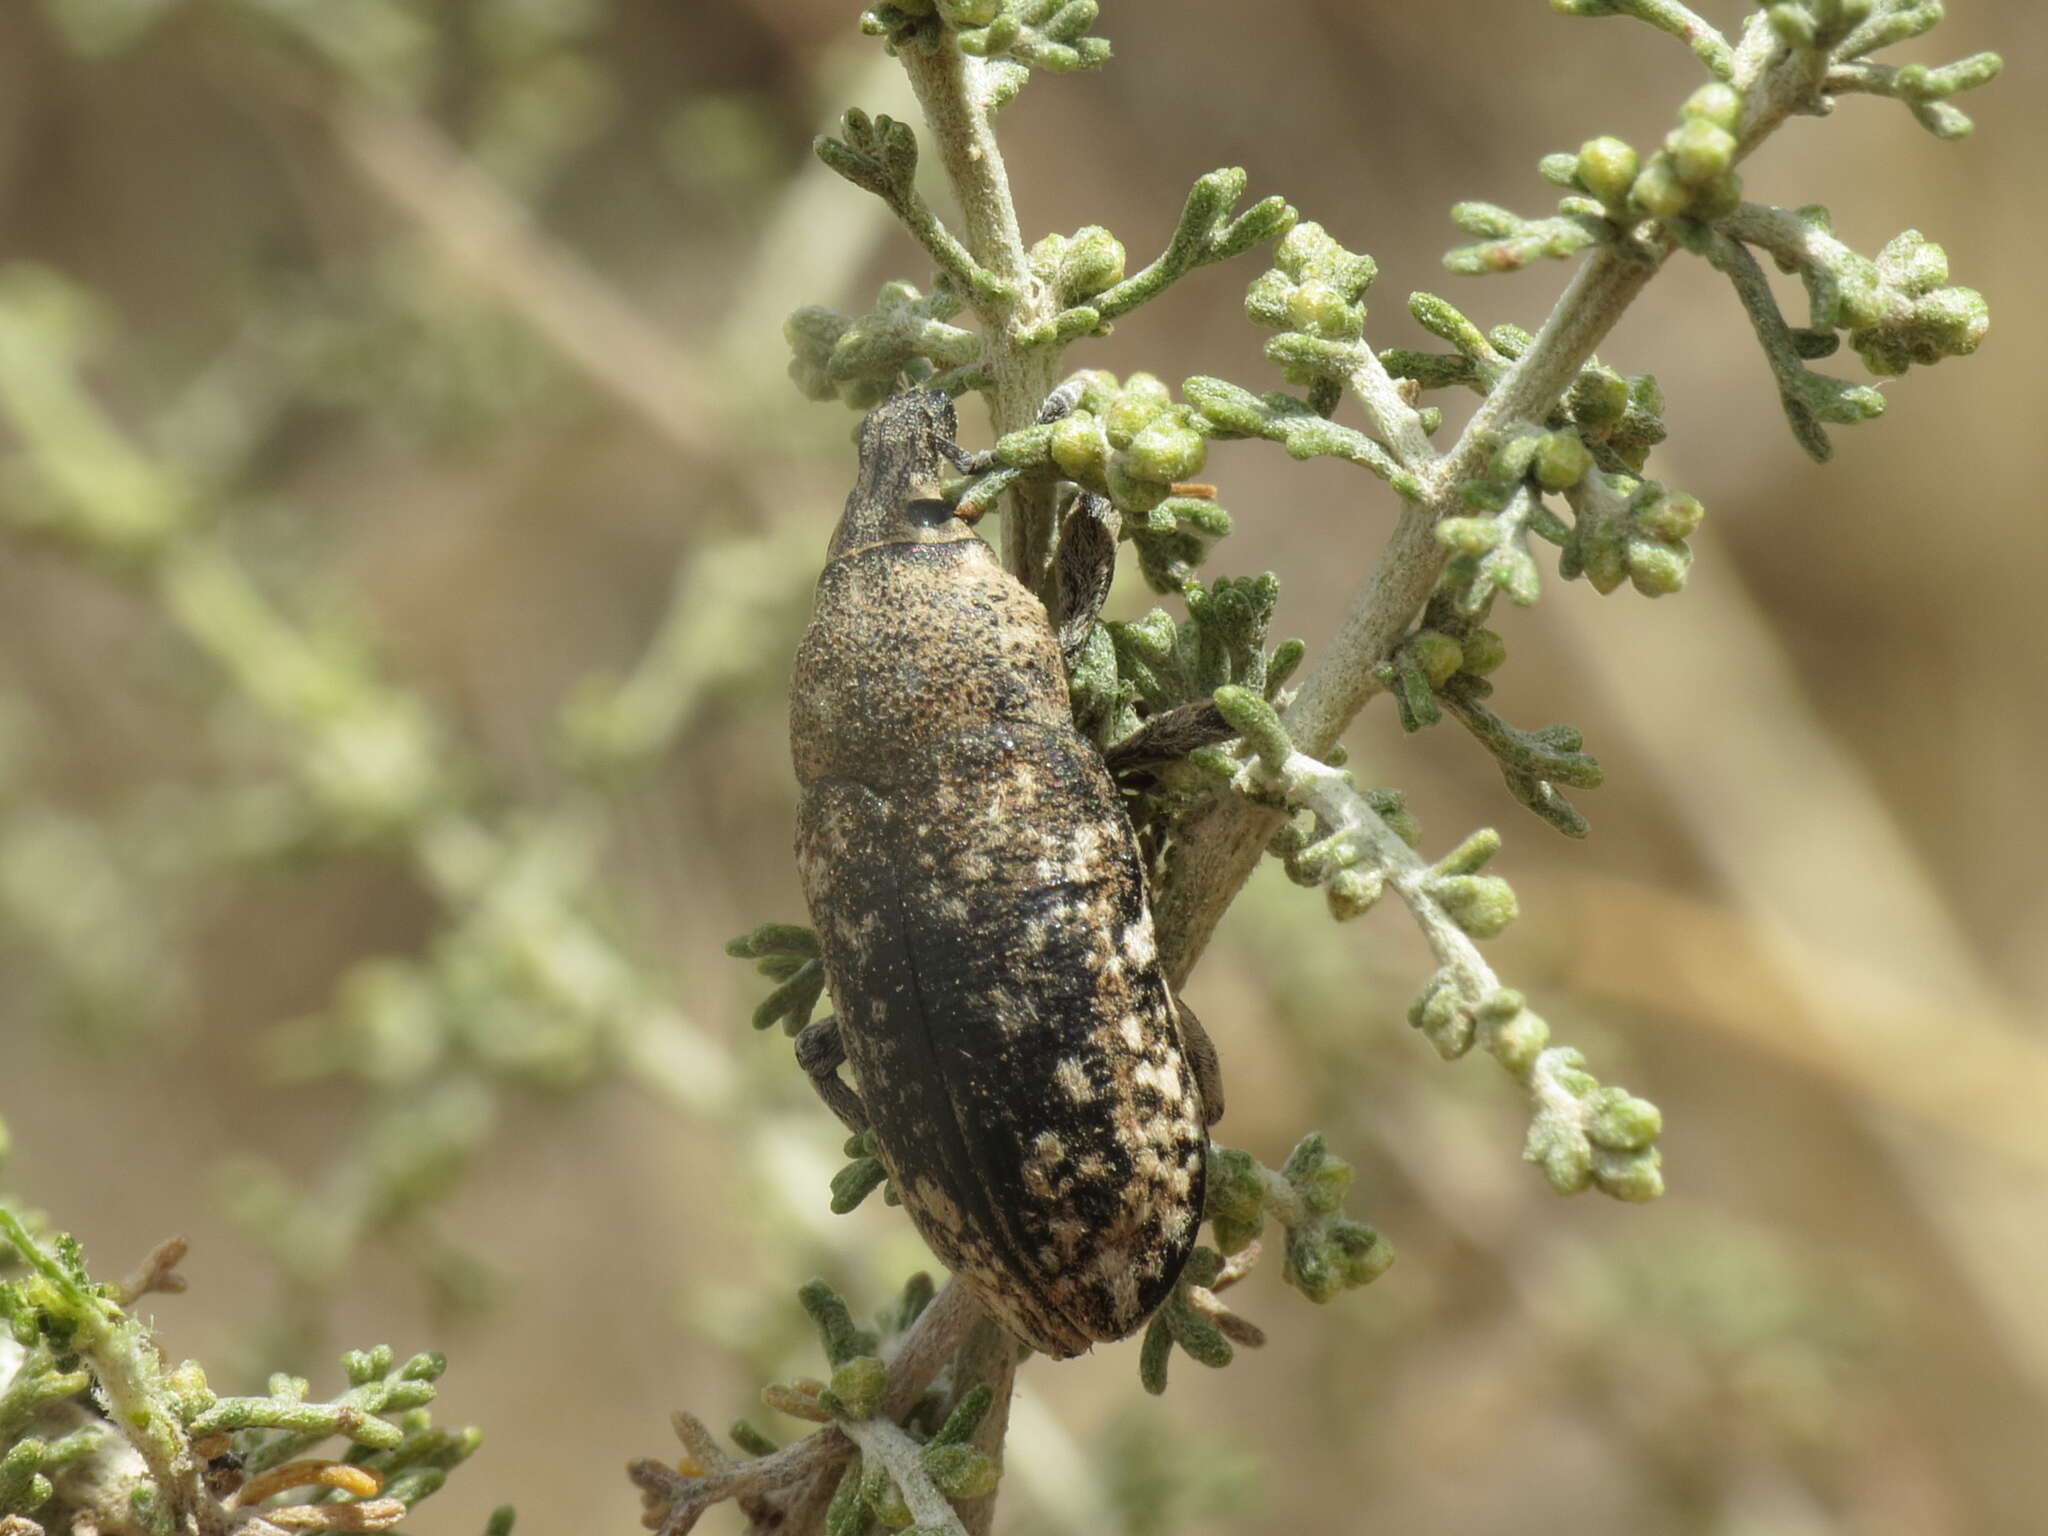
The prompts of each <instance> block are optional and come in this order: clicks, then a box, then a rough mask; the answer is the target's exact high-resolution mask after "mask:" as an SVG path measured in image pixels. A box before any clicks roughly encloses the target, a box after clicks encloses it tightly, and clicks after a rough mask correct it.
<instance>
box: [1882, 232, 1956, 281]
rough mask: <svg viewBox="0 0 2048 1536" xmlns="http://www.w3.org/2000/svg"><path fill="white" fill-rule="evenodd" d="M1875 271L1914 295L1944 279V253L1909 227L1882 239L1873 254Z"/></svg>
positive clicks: (1946, 277) (1946, 275) (1945, 256)
mask: <svg viewBox="0 0 2048 1536" xmlns="http://www.w3.org/2000/svg"><path fill="white" fill-rule="evenodd" d="M1877 270H1878V273H1879V275H1880V276H1882V277H1883V279H1884V280H1885V281H1886V282H1888V283H1890V284H1892V286H1894V287H1896V288H1902V289H1904V290H1905V291H1906V292H1907V293H1909V294H1912V295H1913V296H1914V297H1916V298H1917V297H1919V296H1920V295H1921V294H1923V293H1931V292H1932V291H1933V290H1934V289H1936V288H1939V287H1940V286H1941V285H1942V284H1943V283H1945V282H1947V281H1948V253H1947V252H1946V251H1944V250H1943V249H1942V248H1941V247H1940V246H1938V245H1936V244H1935V243H1934V242H1933V241H1932V240H1929V239H1928V238H1927V237H1926V236H1925V235H1923V234H1921V233H1920V231H1919V230H1917V229H1909V230H1906V231H1905V232H1904V233H1903V234H1899V235H1894V236H1893V237H1892V238H1891V239H1890V240H1888V241H1886V242H1885V247H1884V249H1883V250H1881V251H1879V252H1878V253H1877Z"/></svg>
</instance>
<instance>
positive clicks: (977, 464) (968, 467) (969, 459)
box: [937, 442, 998, 475]
mask: <svg viewBox="0 0 2048 1536" xmlns="http://www.w3.org/2000/svg"><path fill="white" fill-rule="evenodd" d="M937 446H938V450H939V452H940V453H942V454H944V455H945V457H946V462H947V463H949V464H951V465H952V466H953V467H954V468H955V469H957V470H959V471H960V473H961V474H963V475H985V474H987V473H988V472H989V471H990V470H992V469H994V468H996V467H997V463H998V461H997V459H996V451H995V449H993V448H984V449H982V450H981V452H979V453H969V452H968V451H967V450H966V449H965V448H962V447H961V446H960V445H959V444H958V443H948V442H940V443H939V444H938V445H937Z"/></svg>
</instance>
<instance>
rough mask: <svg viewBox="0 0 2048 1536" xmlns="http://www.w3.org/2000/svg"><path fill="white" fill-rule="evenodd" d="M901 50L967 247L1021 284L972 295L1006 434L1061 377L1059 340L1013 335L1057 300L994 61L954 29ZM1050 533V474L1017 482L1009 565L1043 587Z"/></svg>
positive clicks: (995, 406)
mask: <svg viewBox="0 0 2048 1536" xmlns="http://www.w3.org/2000/svg"><path fill="white" fill-rule="evenodd" d="M902 58H903V68H904V72H905V73H906V74H908V75H909V76H910V85H911V89H912V90H914V91H915V92H916V93H917V101H918V105H919V107H921V108H922V109H923V111H924V119H925V126H926V128H927V129H928V130H929V138H930V140H931V141H932V142H933V143H935V144H937V145H938V148H939V158H940V160H941V161H942V162H943V163H944V165H945V167H946V177H947V179H948V180H949V181H950V182H951V183H952V186H953V195H954V196H955V197H956V198H957V199H958V200H959V203H960V212H961V215H962V217H963V219H964V220H965V223H966V230H967V249H968V250H969V252H970V253H972V255H973V257H974V259H975V260H976V261H977V262H979V263H980V264H981V265H982V266H984V267H986V268H987V269H988V270H989V271H991V272H993V273H995V274H996V276H998V277H1000V278H1003V279H1005V280H1007V281H1008V282H1010V283H1012V284H1014V285H1015V288H1014V292H1015V295H1016V296H1015V297H1014V298H1011V299H1008V300H987V301H984V302H980V303H977V305H976V312H977V313H978V314H979V315H980V317H981V320H982V324H983V328H984V331H985V333H986V337H985V346H986V351H985V352H984V354H983V361H984V363H985V365H986V366H987V368H988V370H989V374H990V377H991V378H992V379H993V380H994V384H995V388H994V391H993V394H994V399H993V402H992V405H991V414H992V415H993V417H994V423H993V425H994V428H995V433H996V435H997V436H998V437H1000V436H1001V435H1002V434H1004V433H1005V432H1014V431H1016V430H1017V429H1018V428H1020V427H1026V426H1029V425H1030V424H1031V423H1032V422H1033V421H1035V420H1036V419H1037V417H1038V409H1039V407H1040V405H1042V404H1043V403H1044V401H1045V397H1046V396H1047V395H1049V394H1051V393H1052V389H1053V386H1054V385H1055V384H1056V383H1058V382H1059V369H1060V349H1059V348H1058V347H1056V346H1037V347H1023V346H1019V345H1018V344H1017V339H1016V338H1017V335H1018V333H1019V332H1021V331H1023V330H1025V329H1026V328H1028V327H1030V326H1032V325H1035V324H1037V323H1038V322H1039V321H1042V320H1046V319H1049V318H1051V316H1052V313H1053V310H1054V308H1055V306H1054V304H1053V301H1052V296H1051V295H1050V294H1049V293H1047V292H1046V291H1045V290H1044V288H1043V287H1042V285H1041V284H1039V283H1038V282H1037V281H1036V280H1035V279H1033V277H1032V276H1031V269H1030V265H1029V263H1028V262H1027V261H1026V259H1025V252H1024V237H1023V235H1022V234H1021V233H1020V232H1019V229H1018V224H1017V208H1016V204H1015V203H1014V202H1013V201H1012V200H1011V197H1010V177H1009V173H1008V171H1007V170H1005V169H1004V166H1003V155H1002V150H1001V148H1000V147H999V146H998V145H997V143H996V136H995V132H994V129H993V128H992V127H991V125H990V122H989V93H988V82H987V71H988V66H987V65H986V64H985V63H984V62H983V61H982V60H980V59H977V58H972V57H970V56H968V55H966V54H963V53H962V52H961V51H960V49H959V47H958V45H957V44H956V43H955V42H954V40H953V37H952V34H951V33H950V32H949V33H947V34H946V35H945V37H944V38H943V39H942V40H941V41H940V42H939V43H938V44H937V45H936V46H934V47H933V48H932V49H931V50H930V51H929V52H925V51H922V50H920V49H917V48H906V49H904V50H903V54H902ZM1052 538H1053V488H1052V486H1051V484H1050V483H1032V482H1029V481H1027V482H1024V483H1021V484H1019V485H1018V486H1017V487H1016V488H1015V489H1014V490H1012V491H1011V493H1010V504H1009V507H1008V509H1007V514H1006V515H1005V517H1004V518H1003V565H1004V567H1005V569H1007V570H1008V571H1009V572H1010V574H1011V575H1013V576H1015V577H1016V578H1017V579H1018V580H1019V581H1021V582H1023V583H1024V585H1025V586H1027V587H1029V588H1031V590H1032V591H1034V592H1037V593H1039V594H1040V595H1041V596H1044V595H1046V587H1045V583H1046V576H1047V573H1048V572H1049V570H1050V569H1051V566H1052Z"/></svg>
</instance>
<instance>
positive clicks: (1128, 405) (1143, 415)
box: [1103, 373, 1173, 448]
mask: <svg viewBox="0 0 2048 1536" xmlns="http://www.w3.org/2000/svg"><path fill="white" fill-rule="evenodd" d="M1172 404H1173V395H1172V392H1171V391H1169V390H1168V389H1167V387H1166V386H1165V385H1164V384H1163V383H1161V382H1160V381H1159V380H1158V379H1157V378H1155V377H1153V376H1152V375H1151V374H1149V373H1134V374H1132V375H1131V376H1130V377H1129V378H1128V379H1126V380H1124V387H1123V388H1122V389H1120V390H1118V391H1117V396H1116V400H1115V402H1114V403H1113V404H1111V406H1110V407H1109V410H1108V412H1107V413H1106V414H1105V416H1104V420H1103V425H1104V427H1105V428H1106V429H1107V430H1108V432H1109V441H1110V445H1111V446H1112V447H1115V448H1128V447H1130V446H1131V440H1132V439H1133V438H1135V437H1136V436H1137V435H1138V434H1139V433H1140V432H1142V431H1143V430H1144V429H1145V428H1146V427H1147V426H1148V425H1150V423H1151V421H1152V418H1153V417H1155V416H1157V415H1158V414H1159V413H1160V412H1161V411H1164V410H1165V409H1167V407H1169V406H1170V405H1172Z"/></svg>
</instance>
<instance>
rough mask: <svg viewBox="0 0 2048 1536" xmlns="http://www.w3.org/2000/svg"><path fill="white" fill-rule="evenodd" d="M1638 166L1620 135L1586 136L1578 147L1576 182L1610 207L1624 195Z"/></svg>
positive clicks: (1624, 197)
mask: <svg viewBox="0 0 2048 1536" xmlns="http://www.w3.org/2000/svg"><path fill="white" fill-rule="evenodd" d="M1639 169H1640V166H1639V165H1638V162H1637V159H1636V152H1635V150H1634V148H1633V147H1632V146H1630V145H1629V144H1628V143H1626V142H1625V141H1623V140H1621V139H1614V138H1598V139H1588V140H1587V141H1586V142H1585V143H1584V144H1582V145H1581V146H1580V147H1579V163H1578V174H1579V185H1580V186H1582V187H1584V188H1585V189H1586V190H1587V191H1588V192H1590V193H1592V194H1593V195H1594V196H1595V197H1597V198H1599V199H1600V201H1601V202H1603V203H1605V204H1606V205H1607V206H1608V207H1610V208H1618V207H1620V206H1621V204H1622V203H1623V202H1624V201H1625V200H1626V199H1627V197H1628V193H1629V188H1630V187H1631V186H1633V185H1634V184H1635V179H1636V172H1637V171H1638V170H1639Z"/></svg>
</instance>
